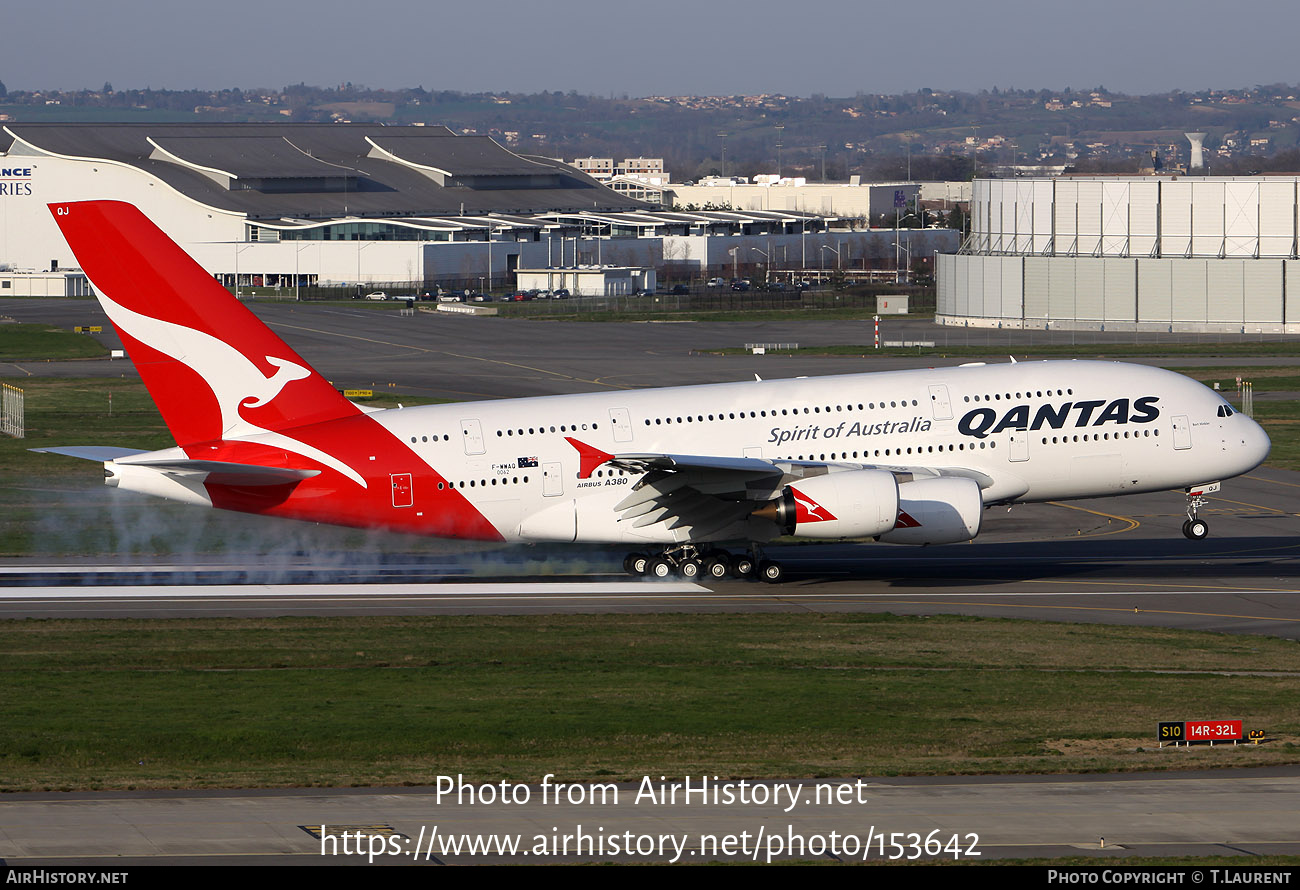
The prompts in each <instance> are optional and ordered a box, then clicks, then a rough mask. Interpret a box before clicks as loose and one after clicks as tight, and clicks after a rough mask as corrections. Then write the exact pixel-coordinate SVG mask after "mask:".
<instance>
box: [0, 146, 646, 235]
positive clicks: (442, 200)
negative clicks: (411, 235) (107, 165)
mask: <svg viewBox="0 0 1300 890" xmlns="http://www.w3.org/2000/svg"><path fill="white" fill-rule="evenodd" d="M0 150H3V151H7V152H9V153H10V154H17V155H38V156H39V155H43V154H44V155H55V156H60V157H68V158H84V159H86V160H102V161H116V162H118V163H123V164H129V165H131V166H133V167H138V168H139V169H141V170H144V171H147V172H148V173H149V174H151V175H153V176H156V177H157V178H158V179H161V180H162V181H164V182H166V183H167V184H168V185H170V186H172V187H173V188H175V189H176V190H177V191H179V192H181V193H182V194H184V195H186V196H187V197H190V198H192V199H194V200H195V201H199V202H201V203H203V204H206V205H208V206H210V207H214V208H218V209H220V210H229V211H234V212H237V213H243V214H246V215H247V216H248V217H249V218H251V219H265V220H273V219H281V218H296V219H331V218H338V217H345V216H347V217H381V218H384V217H425V216H448V215H463V214H480V213H546V212H556V211H579V210H588V211H590V210H597V211H604V212H611V211H613V212H616V211H624V210H641V209H647V208H648V207H649V205H647V204H644V203H642V202H640V201H635V200H632V199H630V198H627V197H625V196H623V195H620V194H618V193H616V192H614V191H611V190H610V189H607V188H605V187H604V186H603V185H601V184H600V183H598V182H597V181H596V180H594V179H592V178H591V177H589V176H587V175H586V174H584V173H580V172H579V171H577V170H575V169H573V168H572V167H569V166H568V165H566V164H562V163H560V162H559V161H553V160H549V159H546V158H534V157H524V156H522V155H517V154H515V153H514V152H511V151H507V150H506V149H504V148H502V147H501V146H500V145H498V144H497V143H495V142H493V141H492V140H491V139H489V138H488V137H486V136H457V135H456V134H455V133H453V132H452V131H450V130H448V129H447V128H445V127H384V126H379V125H377V124H18V123H10V124H6V125H5V126H4V131H3V136H0Z"/></svg>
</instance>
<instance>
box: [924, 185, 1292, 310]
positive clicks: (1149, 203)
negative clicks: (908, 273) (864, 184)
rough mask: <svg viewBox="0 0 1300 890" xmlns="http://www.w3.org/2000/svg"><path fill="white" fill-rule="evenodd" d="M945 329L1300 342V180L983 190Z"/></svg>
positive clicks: (955, 259)
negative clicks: (1182, 334)
mask: <svg viewBox="0 0 1300 890" xmlns="http://www.w3.org/2000/svg"><path fill="white" fill-rule="evenodd" d="M970 217H971V234H970V236H969V238H968V240H967V242H966V243H965V244H964V245H963V246H962V249H961V250H960V251H959V252H957V253H956V254H952V255H947V256H940V257H939V258H938V264H937V273H938V312H937V317H936V320H937V321H938V322H939V323H940V324H956V325H977V326H992V327H1026V328H1027V327H1040V328H1064V329H1078V330H1086V329H1094V330H1095V329H1105V330H1151V331H1171V330H1172V331H1221V332H1238V333H1241V332H1246V333H1254V332H1274V333H1277V332H1287V333H1291V332H1300V254H1298V253H1297V247H1298V246H1300V176H1294V175H1287V176H1278V175H1268V176H1248V177H1210V176H1195V175H1193V176H1186V175H1180V176H1159V175H1157V176H1065V177H1061V178H1056V179H981V180H976V181H975V183H974V188H973V191H972V197H971V213H970Z"/></svg>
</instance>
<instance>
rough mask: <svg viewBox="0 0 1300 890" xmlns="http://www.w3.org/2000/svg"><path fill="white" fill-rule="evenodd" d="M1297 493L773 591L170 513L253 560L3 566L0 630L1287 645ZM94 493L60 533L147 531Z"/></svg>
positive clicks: (1049, 517) (1294, 614)
mask: <svg viewBox="0 0 1300 890" xmlns="http://www.w3.org/2000/svg"><path fill="white" fill-rule="evenodd" d="M1298 492H1300V474H1297V473H1289V472H1286V471H1281V470H1272V469H1267V468H1265V469H1259V470H1256V471H1254V472H1252V473H1250V474H1248V475H1247V476H1245V477H1241V478H1239V479H1236V480H1232V481H1230V482H1228V483H1227V484H1225V486H1224V488H1223V490H1222V491H1221V492H1219V493H1218V495H1215V496H1213V497H1212V499H1211V501H1210V504H1209V506H1208V508H1207V509H1206V510H1204V511H1202V515H1203V516H1204V517H1206V518H1207V519H1208V520H1209V522H1210V525H1211V529H1212V532H1211V537H1210V538H1209V539H1207V540H1205V541H1200V542H1194V541H1188V540H1186V539H1184V538H1183V537H1182V536H1181V534H1180V533H1179V525H1180V523H1181V522H1182V519H1183V514H1182V512H1181V508H1182V496H1181V493H1179V492H1164V493H1156V494H1147V495H1136V496H1130V497H1126V498H1105V499H1097V500H1091V501H1079V502H1070V503H1061V504H1029V505H1022V506H1016V507H1014V508H1012V509H1011V510H1010V511H1009V512H1008V511H1007V510H1006V509H1005V508H994V509H991V510H989V511H987V512H986V517H985V526H984V530H983V533H982V534H981V535H980V537H979V538H978V539H976V540H975V541H973V542H971V543H967V544H956V545H948V546H944V547H926V548H916V547H903V546H891V545H884V544H871V543H833V544H795V545H781V546H774V547H769V548H767V551H766V552H767V554H768V555H769V556H771V557H773V558H776V559H780V560H782V562H783V563H784V564H785V565H786V566H787V568H788V576H787V578H788V580H787V581H786V582H785V583H783V584H780V585H776V586H771V585H766V584H760V583H752V582H739V581H721V582H699V583H694V584H688V583H683V582H670V583H664V582H654V581H644V580H632V579H628V578H627V577H626V576H625V575H623V573H622V571H621V561H622V555H623V552H624V551H623V550H621V549H615V548H601V547H592V546H576V545H575V546H558V545H557V546H549V547H542V546H495V545H493V546H486V545H461V544H456V543H454V542H436V543H435V544H434V545H432V546H434V547H435V548H436V549H435V550H434V551H433V552H429V551H428V550H427V549H416V548H417V547H418V546H424V545H426V544H427V542H425V541H423V540H420V539H414V540H413V539H406V538H402V537H401V536H368V537H367V538H366V539H365V544H364V546H363V547H361V548H360V549H359V550H353V551H349V550H347V549H346V545H345V544H343V543H341V542H342V541H343V540H344V539H342V538H338V539H334V538H330V537H329V536H328V535H326V534H325V531H326V530H323V529H316V528H315V527H314V526H304V525H303V524H299V523H289V522H277V521H274V520H254V519H251V518H249V517H242V516H237V515H233V514H221V513H215V512H212V511H202V510H192V509H188V508H185V507H180V508H176V509H174V511H173V512H172V513H170V514H168V517H169V518H168V520H167V522H168V523H169V524H170V527H171V530H172V532H173V533H174V534H175V535H176V536H177V537H180V538H186V539H188V538H203V537H218V538H225V537H234V535H235V531H233V530H234V529H238V530H239V531H238V533H239V535H240V536H241V540H245V541H246V542H248V543H250V544H251V543H252V542H254V541H255V542H256V543H257V544H259V545H261V549H258V548H251V549H248V550H246V551H245V552H242V553H238V554H233V555H227V556H223V557H221V558H219V559H217V558H213V557H211V556H206V557H205V556H203V555H202V554H197V555H196V556H194V557H191V558H188V559H187V558H184V557H169V558H155V559H152V560H150V561H148V562H141V561H139V560H124V561H122V562H119V563H113V562H106V561H105V560H103V559H100V560H87V559H67V558H61V559H60V560H59V561H58V562H57V564H56V563H54V562H52V561H50V560H48V559H39V558H38V559H34V560H25V561H21V562H14V561H11V562H9V563H8V564H6V565H3V566H0V617H3V618H20V617H31V618H35V617H128V616H129V617H174V616H182V615H184V616H267V615H304V614H310V615H374V614H383V615H431V614H538V613H543V612H557V613H558V612H640V613H644V612H654V611H674V612H677V611H685V612H692V611H696V612H699V611H709V612H726V611H754V610H758V611H890V612H895V613H900V614H926V613H936V612H950V613H959V614H970V615H996V616H1000V617H1019V618H1036V619H1046V620H1060V621H1083V622H1090V623H1096V622H1100V623H1116V624H1137V625H1153V626H1171V627H1182V628H1189V629H1198V630H1212V631H1221V632H1230V633H1260V634H1269V635H1275V636H1282V637H1287V638H1291V639H1300V596H1297V595H1296V594H1297V593H1300V583H1298V581H1300V535H1298V534H1297V532H1298V531H1300V516H1297V513H1296V493H1298ZM92 495H93V498H92V499H91V502H90V503H85V502H79V504H78V507H77V509H76V510H71V509H69V510H68V511H67V515H64V516H63V517H62V519H61V522H62V523H63V524H64V526H66V525H67V524H69V523H72V524H75V523H76V522H78V521H81V520H84V521H86V522H90V523H98V522H102V517H103V515H104V513H105V512H108V513H110V514H111V515H113V516H114V517H115V519H114V521H115V522H118V523H121V524H123V525H128V526H145V525H148V524H149V523H150V522H151V521H152V522H155V523H156V522H157V520H156V519H151V517H152V516H153V512H154V511H156V510H158V509H159V507H158V504H157V502H156V501H152V500H149V499H145V498H142V497H136V496H132V495H129V494H124V493H121V492H116V491H113V490H109V489H103V488H97V489H94V490H93V491H92V492H91V493H88V497H91V496H92ZM98 498H103V499H105V502H106V503H108V504H110V505H111V506H108V507H105V506H103V505H102V504H98V503H96V502H95V499H98ZM78 517H80V519H79V518H78ZM189 522H194V523H199V524H200V526H199V527H198V528H191V527H189V526H188V525H187V523H189ZM250 523H251V526H250ZM250 528H251V530H250ZM228 530H229V532H230V533H229V534H227V532H228ZM306 530H310V534H309V535H306V534H304V532H305V531H306Z"/></svg>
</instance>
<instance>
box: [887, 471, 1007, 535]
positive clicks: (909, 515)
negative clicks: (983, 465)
mask: <svg viewBox="0 0 1300 890" xmlns="http://www.w3.org/2000/svg"><path fill="white" fill-rule="evenodd" d="M898 501H899V513H898V523H897V524H896V525H895V526H894V530H893V531H891V532H888V533H887V534H883V535H881V536H880V540H882V541H888V542H889V543H891V544H955V543H957V542H958V541H969V540H970V539H971V538H973V537H975V536H976V535H977V534H979V530H980V520H981V518H982V517H983V516H984V499H983V498H982V497H981V496H980V487H979V483H978V482H976V481H975V480H974V479H966V478H963V477H960V476H941V477H939V478H937V479H914V480H912V481H911V482H904V483H903V484H902V485H900V486H898Z"/></svg>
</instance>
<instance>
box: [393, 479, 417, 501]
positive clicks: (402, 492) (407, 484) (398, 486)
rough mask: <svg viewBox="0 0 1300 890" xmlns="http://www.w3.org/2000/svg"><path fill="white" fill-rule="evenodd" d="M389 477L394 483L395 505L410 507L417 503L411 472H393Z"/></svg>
mask: <svg viewBox="0 0 1300 890" xmlns="http://www.w3.org/2000/svg"><path fill="white" fill-rule="evenodd" d="M388 478H389V480H390V481H391V482H392V484H393V506H394V507H409V506H411V505H412V504H414V503H415V489H414V487H413V486H412V484H411V474H410V473H391V474H389V476H388Z"/></svg>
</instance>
